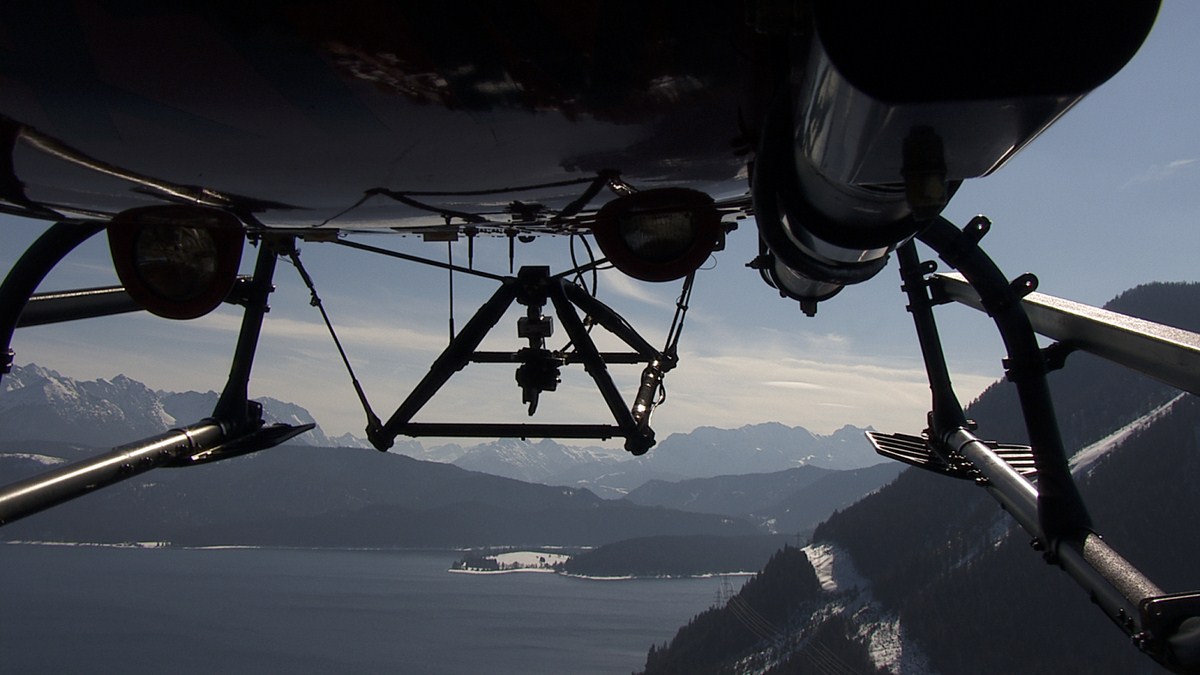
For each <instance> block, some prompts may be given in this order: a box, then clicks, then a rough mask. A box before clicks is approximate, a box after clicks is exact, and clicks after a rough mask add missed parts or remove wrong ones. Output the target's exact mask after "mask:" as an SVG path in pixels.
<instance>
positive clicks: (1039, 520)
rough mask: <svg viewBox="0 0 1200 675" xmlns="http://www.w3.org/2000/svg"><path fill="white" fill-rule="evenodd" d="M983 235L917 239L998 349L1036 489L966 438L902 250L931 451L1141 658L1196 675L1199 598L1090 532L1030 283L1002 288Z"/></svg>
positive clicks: (920, 290)
mask: <svg viewBox="0 0 1200 675" xmlns="http://www.w3.org/2000/svg"><path fill="white" fill-rule="evenodd" d="M989 225H990V224H989V223H988V222H987V220H986V219H984V218H982V217H976V218H975V219H973V220H972V221H971V223H970V224H969V225H968V226H967V228H966V229H965V230H963V231H960V230H959V229H958V228H957V227H955V226H954V225H953V224H951V223H950V222H949V221H946V220H945V219H943V218H938V219H936V220H934V221H933V222H931V223H930V224H929V225H928V226H927V227H926V228H925V230H923V231H922V232H921V234H920V235H919V238H920V239H921V240H922V241H923V242H925V243H926V244H928V245H929V246H930V247H931V248H933V249H934V250H935V251H936V252H937V253H938V254H939V256H940V257H941V258H942V259H943V260H944V261H946V262H947V263H948V264H950V265H951V266H953V267H955V268H956V269H958V270H959V271H960V272H961V273H962V275H963V276H964V277H965V278H966V279H967V283H968V284H969V285H970V287H971V289H972V290H973V292H974V293H975V298H976V299H977V302H978V303H979V304H980V306H981V307H982V308H984V309H985V310H986V311H987V313H988V314H989V315H990V316H992V318H993V319H994V321H995V323H996V325H997V328H998V330H999V331H1000V333H1001V336H1002V337H1003V339H1004V344H1005V346H1006V347H1007V349H1008V355H1009V358H1008V363H1009V371H1008V378H1009V379H1010V380H1011V381H1013V382H1014V383H1015V384H1016V387H1017V394H1018V397H1019V399H1020V401H1021V407H1022V412H1023V414H1024V417H1025V421H1026V427H1027V430H1028V432H1029V437H1030V440H1031V441H1032V443H1033V454H1034V461H1035V464H1036V465H1037V469H1038V479H1037V485H1036V486H1035V485H1034V484H1033V483H1031V482H1030V481H1029V480H1028V479H1027V478H1026V477H1025V476H1023V475H1021V474H1020V473H1019V472H1018V471H1017V470H1016V469H1015V468H1014V467H1013V466H1012V465H1010V464H1009V463H1008V462H1006V461H1005V460H1004V458H1002V457H1001V456H999V455H998V454H997V452H996V451H995V450H994V449H993V448H992V447H991V446H989V445H988V444H987V443H985V442H984V441H981V440H980V439H978V438H977V437H975V436H974V434H973V433H972V431H971V429H970V427H971V423H970V422H969V421H968V420H967V419H966V418H965V416H964V414H963V412H962V408H961V406H960V405H959V402H958V399H957V397H956V396H955V394H954V391H953V387H952V386H951V383H950V378H949V371H948V369H947V368H946V363H945V357H944V354H943V352H942V347H941V341H940V339H939V338H938V335H937V327H936V323H935V321H934V318H933V312H932V308H933V306H934V304H935V302H934V300H933V298H931V297H930V293H929V289H930V286H931V285H932V282H930V281H928V280H926V278H925V277H926V275H927V274H929V273H932V272H933V269H934V267H933V266H932V265H931V264H929V263H921V262H920V260H919V258H918V257H917V254H916V249H915V248H914V246H913V244H912V243H911V242H909V243H907V244H905V245H904V246H902V247H901V248H900V249H899V251H898V256H899V258H900V266H901V277H902V279H903V282H904V291H905V293H906V294H907V295H908V297H909V311H910V312H911V313H912V315H913V319H914V324H915V326H916V330H917V334H918V337H919V341H920V345H921V351H922V355H923V357H924V359H925V364H926V371H927V373H928V375H929V382H930V389H931V391H932V394H933V396H932V398H933V410H932V411H931V413H930V415H929V424H930V428H929V430H928V432H927V434H928V445H929V449H930V450H931V451H932V452H934V453H935V454H937V455H939V456H940V457H941V459H942V460H943V461H944V462H946V463H948V464H949V463H961V462H963V461H965V462H966V463H967V464H969V466H970V467H971V469H972V472H973V475H974V477H975V479H976V483H977V484H979V485H981V486H983V487H984V488H985V489H986V490H987V491H988V492H989V493H990V494H991V496H992V497H993V498H994V499H995V500H996V501H997V502H998V503H1000V505H1001V506H1003V507H1004V509H1005V510H1006V511H1008V512H1009V513H1010V514H1011V515H1012V516H1013V518H1014V519H1015V520H1016V521H1017V523H1018V524H1019V525H1020V526H1021V527H1022V528H1023V529H1025V531H1026V532H1028V533H1029V534H1030V535H1032V536H1033V537H1034V540H1035V542H1036V543H1037V544H1038V545H1039V546H1040V547H1041V548H1042V550H1044V551H1045V554H1046V559H1047V561H1048V562H1052V563H1054V564H1057V565H1059V566H1060V567H1062V569H1063V570H1064V571H1065V572H1067V574H1068V575H1069V576H1071V577H1072V578H1073V579H1074V580H1075V581H1076V583H1078V584H1079V585H1080V586H1081V587H1082V588H1083V589H1084V590H1086V591H1087V592H1088V594H1089V596H1090V597H1091V598H1092V599H1093V601H1094V602H1095V603H1096V604H1097V605H1098V606H1099V607H1100V608H1101V609H1102V610H1103V611H1104V613H1105V614H1106V615H1107V616H1108V617H1109V618H1110V619H1111V620H1112V621H1113V622H1114V623H1115V624H1116V625H1117V626H1118V627H1120V628H1121V629H1122V630H1123V631H1125V632H1126V634H1128V635H1129V636H1131V637H1132V638H1133V639H1134V641H1135V644H1136V645H1137V646H1138V647H1139V648H1141V649H1142V650H1144V651H1145V652H1146V653H1147V654H1149V655H1150V656H1151V657H1152V658H1154V659H1155V660H1157V661H1158V662H1159V663H1161V664H1162V665H1164V666H1166V667H1168V668H1170V669H1172V670H1175V671H1176V672H1183V673H1194V672H1200V594H1195V593H1185V594H1176V595H1167V594H1164V593H1163V591H1162V590H1161V589H1159V588H1158V586H1156V585H1155V584H1154V583H1153V582H1151V581H1150V580H1149V579H1148V578H1146V576H1145V575H1143V574H1142V573H1141V571H1139V570H1138V569H1137V568H1136V567H1134V566H1133V565H1132V564H1130V563H1129V562H1128V561H1126V560H1125V559H1124V558H1123V557H1122V556H1121V555H1120V554H1118V553H1117V552H1116V551H1115V550H1113V549H1112V548H1111V547H1109V546H1108V544H1106V543H1105V542H1104V541H1103V540H1102V539H1101V538H1100V536H1099V535H1097V534H1096V533H1095V532H1094V531H1093V530H1092V529H1091V523H1090V517H1089V516H1088V514H1087V510H1086V507H1085V506H1084V504H1083V500H1082V498H1081V497H1080V496H1079V493H1078V491H1077V489H1076V487H1075V484H1074V481H1073V479H1072V478H1071V474H1070V470H1069V468H1068V466H1067V462H1066V456H1065V451H1064V449H1063V446H1062V441H1061V437H1060V435H1059V431H1058V423H1057V418H1056V417H1055V416H1054V412H1053V408H1052V406H1051V402H1050V395H1049V388H1048V386H1047V385H1046V366H1045V362H1044V360H1043V358H1042V354H1041V351H1040V349H1039V348H1038V345H1037V341H1036V338H1035V337H1034V330H1033V325H1032V324H1031V322H1030V320H1029V318H1028V316H1026V314H1025V310H1024V307H1023V305H1022V303H1021V298H1022V297H1023V296H1024V295H1026V294H1027V293H1028V292H1029V291H1031V290H1032V288H1033V286H1034V285H1035V281H1034V280H1033V279H1032V278H1031V277H1029V276H1028V275H1027V276H1024V277H1021V278H1019V279H1017V281H1016V282H1015V283H1009V282H1008V281H1007V279H1006V278H1005V277H1004V276H1003V274H1002V273H1001V272H1000V270H999V268H997V267H996V265H995V264H994V263H993V262H992V260H991V259H990V258H989V257H988V256H987V255H986V253H984V252H983V251H982V249H980V248H979V247H978V242H979V239H980V238H981V237H982V236H983V235H984V234H986V232H987V229H988V226H989ZM1044 471H1048V472H1049V473H1048V474H1047V473H1044Z"/></svg>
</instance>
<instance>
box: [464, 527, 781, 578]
mask: <svg viewBox="0 0 1200 675" xmlns="http://www.w3.org/2000/svg"><path fill="white" fill-rule="evenodd" d="M789 539H791V537H787V536H784V535H749V536H732V537H727V536H716V535H689V536H657V537H640V538H636V539H625V540H622V541H618V542H613V543H611V544H605V545H603V546H600V547H598V548H594V549H584V548H580V549H553V550H551V551H546V550H544V549H532V550H528V549H526V550H517V549H494V548H493V549H483V550H475V551H467V552H465V554H464V555H463V557H462V559H460V560H458V561H457V562H455V563H454V564H453V565H451V567H450V571H451V572H467V573H473V574H499V573H506V572H553V573H558V574H563V575H566V576H572V577H583V578H589V579H634V578H643V579H645V578H651V579H663V578H686V577H704V576H715V575H723V574H728V575H748V574H752V573H753V572H754V571H755V570H758V569H761V568H762V566H763V565H764V564H766V561H767V560H768V559H770V557H771V555H772V554H773V553H774V552H775V551H777V550H778V549H779V548H780V547H782V546H783V545H784V544H786V543H788V540H789Z"/></svg>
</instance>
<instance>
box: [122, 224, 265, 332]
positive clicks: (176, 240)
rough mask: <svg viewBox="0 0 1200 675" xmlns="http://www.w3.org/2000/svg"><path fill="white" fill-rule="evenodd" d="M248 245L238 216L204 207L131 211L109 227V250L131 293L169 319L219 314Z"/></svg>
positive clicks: (141, 303)
mask: <svg viewBox="0 0 1200 675" xmlns="http://www.w3.org/2000/svg"><path fill="white" fill-rule="evenodd" d="M244 243H245V233H244V231H243V229H242V223H241V221H239V220H238V219H237V217H236V216H234V215H233V214H231V213H227V212H225V211H221V210H218V209H214V208H209V207H203V206H177V205H163V206H146V207H142V208H136V209H130V210H128V211H123V212H121V213H119V214H117V215H116V216H115V217H114V218H113V219H112V221H111V222H110V223H109V225H108V246H109V251H110V252H111V254H112V259H113V266H114V267H115V268H116V270H117V277H119V278H120V280H121V283H122V284H123V285H124V286H125V290H126V291H127V292H128V293H129V295H130V297H132V298H133V299H134V300H135V301H136V302H137V303H138V304H140V305H141V306H142V307H143V308H145V309H146V310H147V311H149V312H151V313H152V314H155V315H157V316H161V317H165V318H168V319H195V318H197V317H200V316H204V315H205V314H208V313H209V312H211V311H212V310H214V309H216V308H217V306H218V305H220V304H221V302H222V301H224V300H225V298H226V297H227V296H228V295H229V291H230V290H231V289H232V288H233V284H234V282H235V281H236V280H237V273H238V266H239V265H240V264H241V260H242V247H243V244H244Z"/></svg>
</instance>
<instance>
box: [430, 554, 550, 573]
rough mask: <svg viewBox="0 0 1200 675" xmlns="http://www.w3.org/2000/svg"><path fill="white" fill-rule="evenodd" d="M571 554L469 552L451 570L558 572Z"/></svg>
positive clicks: (473, 571)
mask: <svg viewBox="0 0 1200 675" xmlns="http://www.w3.org/2000/svg"><path fill="white" fill-rule="evenodd" d="M570 557H571V556H570V555H568V554H566V553H563V552H561V551H558V552H553V553H551V552H548V551H502V552H486V553H468V554H467V555H464V556H463V558H462V559H461V560H459V561H457V562H455V563H454V564H453V565H452V566H451V567H450V571H451V572H465V573H468V574H504V573H508V572H557V571H558V570H559V568H560V567H561V566H562V564H563V563H565V562H566V561H567V560H569V559H570Z"/></svg>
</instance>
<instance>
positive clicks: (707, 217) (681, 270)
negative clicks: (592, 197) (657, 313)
mask: <svg viewBox="0 0 1200 675" xmlns="http://www.w3.org/2000/svg"><path fill="white" fill-rule="evenodd" d="M592 233H593V234H594V235H596V243H597V244H599V246H600V250H601V251H603V252H604V255H605V257H607V258H608V259H609V261H610V262H612V264H613V266H614V267H616V268H617V269H618V270H620V271H621V272H623V273H625V274H627V275H629V276H631V277H633V278H635V279H641V280H642V281H671V280H673V279H681V278H683V277H685V276H687V275H688V274H691V273H692V272H693V271H695V270H696V269H697V268H699V267H700V265H702V264H704V261H705V260H707V259H708V256H709V254H711V253H712V252H713V251H714V250H716V249H717V248H718V247H719V246H720V243H721V235H722V230H721V213H720V211H718V210H717V208H716V206H715V205H714V204H713V200H712V197H709V196H708V195H706V194H704V193H703V192H698V191H696V190H690V189H687V188H660V189H656V190H646V191H643V192H636V193H634V194H631V195H625V196H623V197H618V198H616V199H614V200H612V201H611V202H609V203H607V204H605V205H604V207H603V208H601V209H600V211H599V213H597V214H596V224H595V225H594V226H593V227H592Z"/></svg>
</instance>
